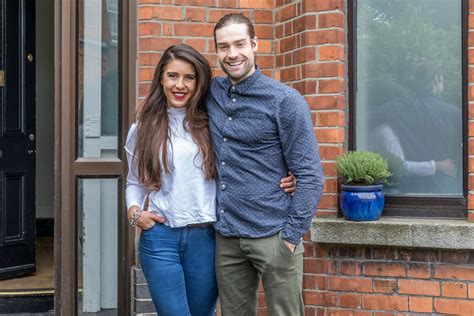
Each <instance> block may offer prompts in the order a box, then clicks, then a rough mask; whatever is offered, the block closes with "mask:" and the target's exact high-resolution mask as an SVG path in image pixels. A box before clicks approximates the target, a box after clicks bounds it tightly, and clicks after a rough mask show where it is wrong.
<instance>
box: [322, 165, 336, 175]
mask: <svg viewBox="0 0 474 316" xmlns="http://www.w3.org/2000/svg"><path fill="white" fill-rule="evenodd" d="M322 166H323V172H324V175H325V176H326V177H335V176H336V164H335V163H334V162H329V161H323V163H322Z"/></svg>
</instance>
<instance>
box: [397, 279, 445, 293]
mask: <svg viewBox="0 0 474 316" xmlns="http://www.w3.org/2000/svg"><path fill="white" fill-rule="evenodd" d="M398 292H399V293H400V294H411V295H413V294H414V295H430V296H439V295H440V286H439V282H437V281H422V280H398Z"/></svg>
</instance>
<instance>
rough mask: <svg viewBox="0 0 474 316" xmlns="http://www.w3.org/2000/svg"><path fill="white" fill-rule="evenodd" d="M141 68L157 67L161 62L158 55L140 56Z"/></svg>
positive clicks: (143, 54)
mask: <svg viewBox="0 0 474 316" xmlns="http://www.w3.org/2000/svg"><path fill="white" fill-rule="evenodd" d="M139 58H140V65H141V66H156V65H157V64H158V61H159V60H160V54H158V53H141V54H140V55H139Z"/></svg>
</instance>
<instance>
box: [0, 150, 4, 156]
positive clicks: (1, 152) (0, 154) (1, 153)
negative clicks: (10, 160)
mask: <svg viewBox="0 0 474 316" xmlns="http://www.w3.org/2000/svg"><path fill="white" fill-rule="evenodd" d="M2 157H3V149H0V158H2Z"/></svg>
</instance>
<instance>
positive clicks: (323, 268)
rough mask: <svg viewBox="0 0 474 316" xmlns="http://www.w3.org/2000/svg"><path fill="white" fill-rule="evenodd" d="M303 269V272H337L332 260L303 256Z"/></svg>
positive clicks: (335, 264)
mask: <svg viewBox="0 0 474 316" xmlns="http://www.w3.org/2000/svg"><path fill="white" fill-rule="evenodd" d="M303 269H304V272H305V273H317V274H334V273H336V272H337V263H336V262H335V261H332V260H331V261H330V260H325V259H309V258H305V259H304V261H303Z"/></svg>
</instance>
